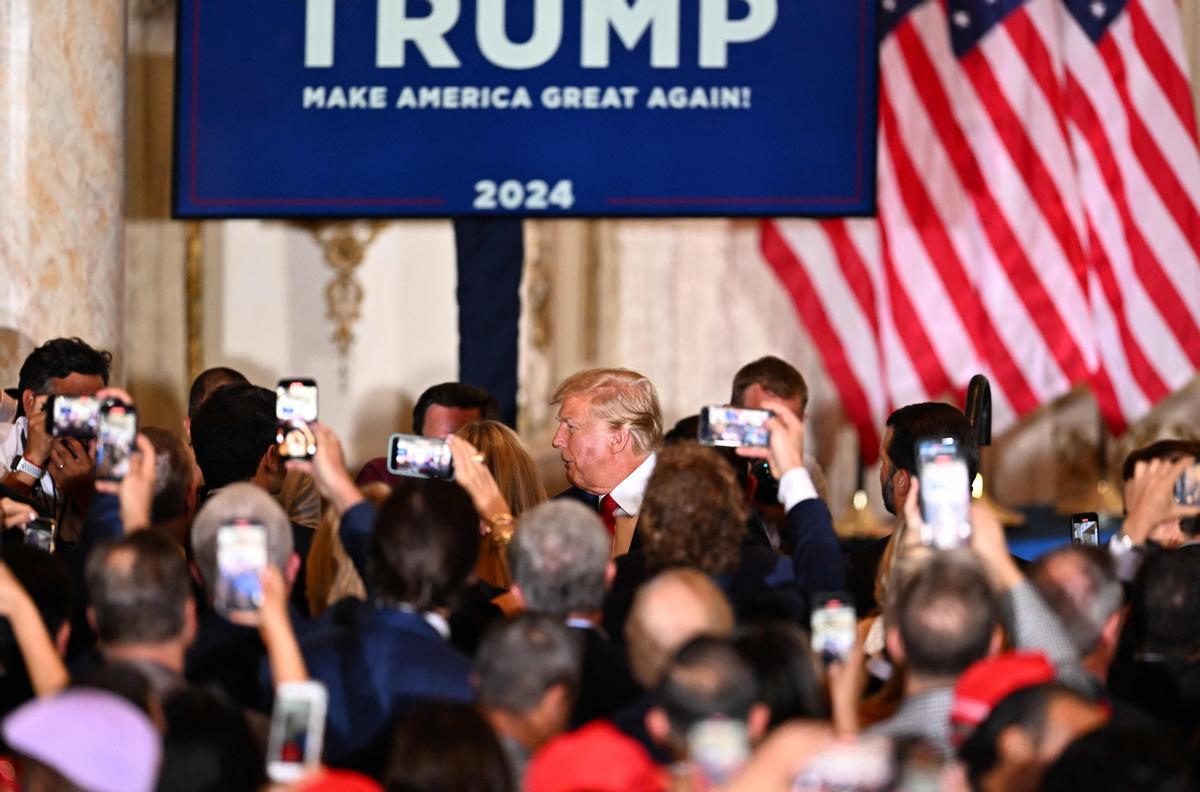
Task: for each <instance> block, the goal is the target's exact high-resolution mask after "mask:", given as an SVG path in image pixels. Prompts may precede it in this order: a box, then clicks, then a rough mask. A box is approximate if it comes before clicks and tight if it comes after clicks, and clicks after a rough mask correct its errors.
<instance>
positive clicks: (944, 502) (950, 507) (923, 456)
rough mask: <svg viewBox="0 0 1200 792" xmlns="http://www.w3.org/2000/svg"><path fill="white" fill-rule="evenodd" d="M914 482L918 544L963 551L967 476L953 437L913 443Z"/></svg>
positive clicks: (966, 536) (967, 534) (968, 491)
mask: <svg viewBox="0 0 1200 792" xmlns="http://www.w3.org/2000/svg"><path fill="white" fill-rule="evenodd" d="M916 450H917V479H918V480H919V481H920V482H921V490H920V492H921V497H920V500H921V516H922V517H923V518H924V520H925V528H924V531H923V532H922V535H921V543H922V544H924V545H927V546H929V547H934V548H937V549H938V550H949V549H952V548H955V547H965V546H967V545H968V544H970V541H971V476H970V473H969V471H968V470H967V460H966V459H964V458H963V455H962V453H961V451H960V450H959V447H958V441H957V440H955V439H954V438H953V437H926V438H922V439H920V440H918V441H917V449H916Z"/></svg>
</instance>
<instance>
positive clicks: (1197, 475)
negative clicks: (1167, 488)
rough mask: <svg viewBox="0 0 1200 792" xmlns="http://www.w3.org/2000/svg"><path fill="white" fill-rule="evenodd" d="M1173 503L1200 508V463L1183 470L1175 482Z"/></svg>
mask: <svg viewBox="0 0 1200 792" xmlns="http://www.w3.org/2000/svg"><path fill="white" fill-rule="evenodd" d="M1175 502H1176V503H1178V504H1181V505H1183V506H1200V462H1197V463H1196V464H1194V465H1192V466H1191V467H1189V468H1187V469H1186V470H1184V471H1183V472H1182V473H1180V474H1179V478H1178V479H1176V480H1175Z"/></svg>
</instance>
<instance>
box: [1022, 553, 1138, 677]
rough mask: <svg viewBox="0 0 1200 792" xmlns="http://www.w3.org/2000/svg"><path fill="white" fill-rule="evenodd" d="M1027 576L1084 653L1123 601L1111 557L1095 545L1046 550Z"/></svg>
mask: <svg viewBox="0 0 1200 792" xmlns="http://www.w3.org/2000/svg"><path fill="white" fill-rule="evenodd" d="M1030 578H1031V579H1032V580H1033V584H1034V586H1036V587H1037V589H1038V592H1039V593H1040V594H1041V595H1042V599H1044V600H1045V601H1046V604H1048V605H1049V606H1050V607H1051V609H1052V610H1054V612H1055V613H1056V614H1058V618H1059V620H1060V621H1061V622H1062V624H1063V626H1064V627H1065V628H1066V631H1067V636H1068V637H1069V638H1070V639H1071V642H1072V643H1073V644H1075V648H1076V649H1078V650H1079V653H1080V655H1083V656H1086V655H1087V654H1089V653H1090V652H1091V651H1092V650H1093V649H1095V648H1096V644H1097V643H1098V642H1099V640H1100V637H1101V634H1102V633H1103V632H1104V628H1105V625H1107V624H1108V621H1109V619H1111V618H1112V617H1113V615H1114V614H1115V613H1117V612H1118V611H1119V610H1120V609H1121V606H1122V604H1123V603H1124V591H1123V589H1122V587H1121V581H1120V580H1119V579H1118V577H1117V571H1116V568H1115V567H1114V565H1113V561H1112V557H1111V556H1110V555H1109V554H1108V553H1107V552H1106V551H1104V550H1101V549H1100V548H1097V547H1086V546H1083V545H1068V546H1066V547H1063V548H1061V549H1059V550H1055V551H1054V552H1052V553H1048V554H1047V555H1044V556H1042V557H1041V558H1040V559H1038V562H1037V563H1036V564H1035V565H1034V567H1033V570H1032V572H1031V574H1030Z"/></svg>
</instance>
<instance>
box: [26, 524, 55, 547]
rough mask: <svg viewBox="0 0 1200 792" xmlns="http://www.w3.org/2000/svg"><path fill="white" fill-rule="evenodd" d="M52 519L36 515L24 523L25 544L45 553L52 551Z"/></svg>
mask: <svg viewBox="0 0 1200 792" xmlns="http://www.w3.org/2000/svg"><path fill="white" fill-rule="evenodd" d="M54 526H55V523H54V520H52V519H50V518H48V517H38V518H36V519H33V520H30V521H29V522H27V523H25V544H27V545H33V546H34V547H36V548H37V549H39V550H41V551H42V552H45V553H53V552H54Z"/></svg>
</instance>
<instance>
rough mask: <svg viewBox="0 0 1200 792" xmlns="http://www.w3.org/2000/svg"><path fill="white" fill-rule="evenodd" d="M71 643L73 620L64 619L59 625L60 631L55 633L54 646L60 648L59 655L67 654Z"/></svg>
mask: <svg viewBox="0 0 1200 792" xmlns="http://www.w3.org/2000/svg"><path fill="white" fill-rule="evenodd" d="M70 643H71V622H70V621H64V622H63V623H62V624H60V625H59V626H58V632H57V633H55V634H54V648H55V649H57V650H58V656H59V657H66V656H67V645H68V644H70Z"/></svg>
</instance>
